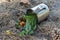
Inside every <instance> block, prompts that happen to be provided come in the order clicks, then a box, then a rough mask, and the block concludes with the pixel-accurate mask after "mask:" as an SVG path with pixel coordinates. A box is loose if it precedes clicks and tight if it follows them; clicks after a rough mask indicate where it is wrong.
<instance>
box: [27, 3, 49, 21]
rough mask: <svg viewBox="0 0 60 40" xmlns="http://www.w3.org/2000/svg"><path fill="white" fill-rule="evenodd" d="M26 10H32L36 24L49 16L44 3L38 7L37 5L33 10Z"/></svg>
mask: <svg viewBox="0 0 60 40" xmlns="http://www.w3.org/2000/svg"><path fill="white" fill-rule="evenodd" d="M28 10H32V11H33V12H34V13H35V14H36V15H37V18H38V22H41V21H42V20H44V19H46V18H47V16H48V15H49V8H48V6H47V5H46V4H44V3H42V4H39V5H37V6H35V7H33V8H30V9H28ZM28 10H27V11H28Z"/></svg>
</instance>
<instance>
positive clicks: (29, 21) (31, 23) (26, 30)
mask: <svg viewBox="0 0 60 40" xmlns="http://www.w3.org/2000/svg"><path fill="white" fill-rule="evenodd" d="M22 18H23V19H25V20H26V22H25V25H24V27H23V30H22V31H21V32H20V33H19V35H20V36H24V35H30V34H33V33H34V30H35V29H36V27H37V16H36V14H35V13H31V12H28V13H27V14H25V15H23V16H22Z"/></svg>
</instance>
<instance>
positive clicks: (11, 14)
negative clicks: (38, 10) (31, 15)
mask: <svg viewBox="0 0 60 40" xmlns="http://www.w3.org/2000/svg"><path fill="white" fill-rule="evenodd" d="M29 2H30V5H27V6H22V5H21V4H20V1H14V2H8V3H1V4H0V40H60V0H29ZM40 3H45V4H47V5H48V6H49V9H50V14H49V17H48V18H47V20H45V21H43V22H41V23H40V24H38V29H37V30H36V31H35V33H34V34H33V35H28V36H25V37H20V36H19V35H18V33H19V32H20V29H19V30H18V29H16V28H15V23H16V21H17V20H18V19H19V16H22V15H24V14H25V13H26V10H27V9H28V8H31V7H34V6H36V5H38V4H40ZM6 30H11V32H12V33H13V35H9V36H8V35H6V32H5V31H6Z"/></svg>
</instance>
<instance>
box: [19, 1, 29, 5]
mask: <svg viewBox="0 0 60 40" xmlns="http://www.w3.org/2000/svg"><path fill="white" fill-rule="evenodd" d="M20 3H21V4H30V2H29V0H21V1H20Z"/></svg>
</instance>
